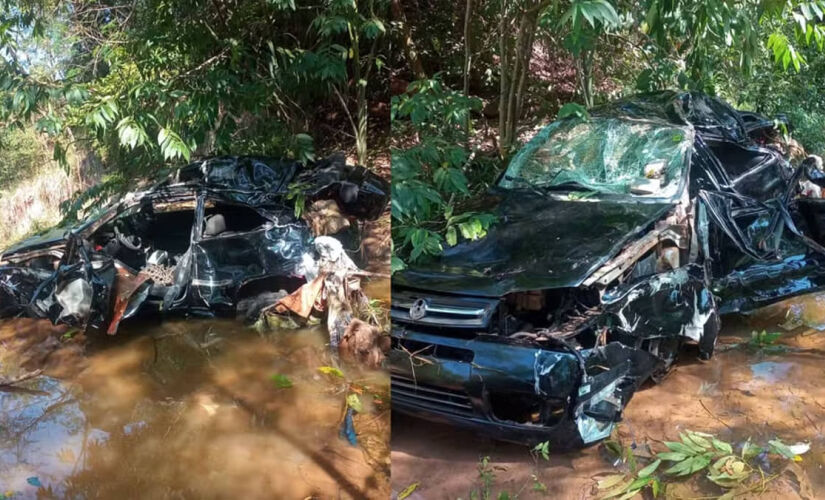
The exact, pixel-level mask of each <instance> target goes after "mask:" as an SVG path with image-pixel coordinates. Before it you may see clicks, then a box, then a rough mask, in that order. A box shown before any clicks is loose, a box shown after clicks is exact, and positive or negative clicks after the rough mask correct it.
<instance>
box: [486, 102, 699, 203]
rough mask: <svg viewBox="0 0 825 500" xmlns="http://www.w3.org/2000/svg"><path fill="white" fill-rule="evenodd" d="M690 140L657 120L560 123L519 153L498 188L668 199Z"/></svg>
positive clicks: (688, 134)
mask: <svg viewBox="0 0 825 500" xmlns="http://www.w3.org/2000/svg"><path fill="white" fill-rule="evenodd" d="M692 141H693V134H692V131H691V130H690V129H688V128H685V127H678V126H671V125H668V124H663V123H658V122H649V121H643V120H633V119H629V118H606V117H594V118H592V119H590V120H589V121H580V120H562V121H559V122H556V123H553V124H551V125H549V126H548V127H546V128H544V129H543V130H542V131H541V132H539V133H538V134H537V135H536V136H535V137H534V138H533V139H532V140H531V141H530V142H528V143H527V145H525V146H524V148H522V150H521V151H519V153H518V154H517V155H516V157H515V158H513V161H512V162H511V163H510V166H509V167H508V168H507V171H506V172H505V174H504V176H503V177H502V179H501V182H500V183H499V185H500V187H502V188H505V189H517V188H539V189H548V190H562V191H585V192H594V193H611V194H629V195H633V196H643V197H672V196H674V195H675V194H676V192H677V191H678V189H679V183H680V180H681V177H682V172H683V171H684V169H685V168H686V165H687V154H688V151H689V150H690V147H691V144H692Z"/></svg>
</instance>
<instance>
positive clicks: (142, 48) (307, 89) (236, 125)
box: [0, 0, 386, 213]
mask: <svg viewBox="0 0 825 500" xmlns="http://www.w3.org/2000/svg"><path fill="white" fill-rule="evenodd" d="M3 5H4V13H5V14H4V17H3V22H2V23H0V53H2V54H3V56H4V57H2V58H0V124H3V125H5V126H8V125H20V126H25V125H26V124H33V125H34V126H35V127H36V128H37V130H38V131H39V132H40V133H41V134H43V135H44V136H45V137H46V140H47V141H48V142H49V143H50V145H51V146H52V149H53V157H54V158H55V160H57V161H60V162H61V163H62V164H64V165H65V166H66V167H67V168H69V165H68V162H67V151H68V150H69V149H71V148H75V149H77V148H79V149H82V150H83V151H85V152H86V153H88V154H91V155H94V156H98V157H100V158H101V159H102V160H103V163H104V164H105V165H107V168H108V170H109V171H108V174H109V175H110V176H111V178H110V179H109V181H107V183H106V187H105V188H101V189H97V190H95V192H93V193H87V194H83V195H79V196H78V197H77V198H76V199H75V200H72V202H70V203H69V204H67V205H66V208H67V210H69V212H70V213H73V212H75V211H76V210H77V209H82V208H86V207H89V206H94V205H97V204H99V202H100V201H102V200H104V199H105V197H106V196H111V195H113V194H115V193H117V192H120V191H121V190H122V189H123V188H124V187H125V186H127V185H129V184H130V183H131V182H132V181H133V179H135V178H136V177H145V176H150V177H151V176H153V175H155V174H158V173H159V172H160V171H162V170H163V169H164V168H165V167H168V166H171V165H174V164H179V163H180V162H183V161H190V160H191V159H192V158H194V157H203V156H209V155H216V154H265V155H272V156H281V157H289V158H295V159H297V160H299V161H302V162H307V161H312V160H313V159H314V158H315V150H316V144H315V142H316V141H315V139H314V137H317V136H318V135H319V134H318V133H317V130H316V129H317V127H318V118H317V117H316V116H315V112H314V111H313V112H308V111H307V110H316V109H317V110H318V111H320V110H321V109H322V107H323V106H324V105H325V104H327V107H339V106H341V105H342V104H343V111H344V112H345V114H347V115H349V114H350V113H351V108H354V107H355V106H356V105H354V104H353V102H357V106H360V107H359V108H358V109H357V110H354V114H357V115H358V116H359V120H361V121H363V123H364V127H366V123H367V108H366V104H365V102H366V100H365V95H366V94H365V92H366V88H367V86H369V85H372V86H373V87H376V86H380V84H378V83H376V82H375V81H372V80H370V79H371V78H372V79H374V77H377V76H381V77H383V76H382V75H379V74H378V73H377V72H375V71H366V72H365V71H363V70H364V69H365V68H368V67H369V68H370V69H371V68H372V67H374V66H376V65H381V63H380V62H379V61H380V60H381V51H382V50H383V37H382V34H383V32H384V28H383V21H382V17H383V16H384V14H385V9H386V5H385V4H384V3H382V2H381V1H380V0H364V1H345V0H328V1H326V2H323V3H320V4H312V5H309V4H307V5H296V3H295V2H294V1H292V0H284V1H272V0H250V1H245V2H239V3H225V2H209V1H206V0H182V1H181V0H176V1H172V0H148V1H145V2H127V3H115V2H109V1H107V0H80V1H67V0H31V1H29V0H25V1H24V0H3ZM308 27H311V29H307V28H308ZM45 53H48V54H50V57H48V58H47V57H44V56H43V55H42V54H45ZM359 53H364V54H369V56H364V58H359V57H358V54H359ZM353 77H357V78H355V79H354V81H353ZM351 82H352V83H351ZM356 95H357V98H356ZM342 116H343V115H342ZM365 130H366V129H365V128H364V129H363V130H360V129H359V130H356V131H355V132H356V136H358V139H359V141H360V142H359V145H360V146H361V147H362V148H361V149H362V152H363V151H366V139H365V137H363V135H364V133H365ZM359 134H360V135H359ZM329 135H330V134H321V136H322V137H326V136H329ZM333 135H334V134H333ZM340 139H341V137H340V136H339V137H338V139H337V140H340ZM115 179H117V180H115Z"/></svg>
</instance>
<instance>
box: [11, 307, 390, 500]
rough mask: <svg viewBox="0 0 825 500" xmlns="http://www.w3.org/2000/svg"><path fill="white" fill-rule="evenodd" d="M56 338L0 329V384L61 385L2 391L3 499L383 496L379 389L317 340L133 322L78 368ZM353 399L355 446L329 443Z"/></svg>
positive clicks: (21, 328) (385, 454)
mask: <svg viewBox="0 0 825 500" xmlns="http://www.w3.org/2000/svg"><path fill="white" fill-rule="evenodd" d="M44 332H45V333H44ZM62 334H63V331H62V330H59V329H57V328H53V327H51V326H50V325H48V324H46V325H43V324H42V323H41V322H35V321H30V320H19V319H17V320H12V321H9V322H5V323H4V324H2V325H0V343H2V345H3V347H2V348H0V351H1V352H0V376H7V375H10V374H14V373H18V372H19V371H21V370H23V371H25V369H31V368H32V367H33V366H45V367H46V373H47V374H48V375H54V374H55V373H56V374H59V375H57V377H59V378H56V376H41V377H38V378H35V379H32V380H30V381H27V382H24V383H22V384H21V386H22V387H24V388H26V389H29V390H33V391H40V392H36V393H35V392H31V391H28V392H0V488H2V491H9V490H11V491H14V492H15V498H33V497H35V496H36V495H38V494H39V495H41V496H50V495H54V496H55V497H76V498H92V497H106V498H109V497H117V496H120V497H121V498H133V497H142V498H168V497H176V498H177V497H185V498H188V497H210V498H215V497H218V498H223V497H232V498H235V497H237V498H262V497H266V498H306V497H308V496H313V495H315V496H320V497H333V496H334V497H339V496H342V497H344V498H347V497H351V498H363V497H368V498H387V497H388V496H389V448H388V442H389V395H388V393H389V380H388V377H387V376H386V375H385V374H384V373H382V372H376V371H366V370H363V369H360V368H359V367H356V366H340V365H337V361H336V360H335V359H333V357H332V356H331V355H330V353H329V350H328V348H327V347H326V345H325V340H326V333H325V332H324V331H323V330H321V329H309V330H298V331H281V332H276V333H267V334H259V333H257V332H255V331H254V330H251V329H249V328H246V327H244V326H243V325H241V324H240V323H237V322H234V321H230V320H171V321H166V322H164V323H163V324H161V325H157V324H151V325H149V324H142V323H132V324H124V325H123V326H122V328H121V332H120V333H119V335H118V336H117V337H115V338H113V339H100V338H95V339H93V340H87V341H86V342H87V343H86V354H85V355H82V354H81V353H82V350H81V349H80V346H82V345H83V339H82V337H81V338H68V337H67V336H63V337H61V335H62ZM55 339H61V340H55ZM55 342H57V345H55ZM43 343H48V344H49V345H50V350H49V352H50V354H47V355H43V354H42V353H40V351H38V346H41V344H43ZM43 351H44V352H45V351H46V350H45V349H43ZM21 364H22V365H24V366H25V368H21V367H20V366H19V365H21ZM321 366H340V368H341V370H342V371H343V373H344V374H345V376H346V379H342V378H340V377H337V376H335V375H334V374H333V375H328V374H323V373H321V372H320V371H319V370H318V368H319V367H321ZM276 375H277V376H280V377H275V376H276ZM284 377H286V378H287V379H288V380H289V381H290V382H291V383H292V387H289V388H281V387H279V384H277V383H275V382H274V380H283V378H284ZM351 393H356V394H359V398H360V400H361V402H362V405H363V412H362V413H358V414H356V416H355V429H356V431H357V433H358V441H359V445H358V446H350V445H349V444H348V443H347V442H346V441H344V440H342V439H341V438H340V437H339V436H338V433H339V426H340V422H341V420H342V417H343V414H344V411H345V409H346V406H345V399H346V396H347V394H351ZM38 490H39V491H38ZM2 491H0V493H2Z"/></svg>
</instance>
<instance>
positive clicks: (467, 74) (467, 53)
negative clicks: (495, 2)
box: [463, 0, 473, 140]
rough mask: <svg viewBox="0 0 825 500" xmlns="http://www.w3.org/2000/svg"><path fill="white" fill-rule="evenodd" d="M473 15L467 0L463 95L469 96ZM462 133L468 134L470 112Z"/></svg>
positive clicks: (465, 10)
mask: <svg viewBox="0 0 825 500" xmlns="http://www.w3.org/2000/svg"><path fill="white" fill-rule="evenodd" d="M472 16H473V0H467V5H466V8H465V9H464V89H463V90H464V95H465V96H466V97H470V67H471V65H472V59H473V52H472V47H470V19H471V18H472ZM464 133H465V134H467V138H468V140H469V136H470V113H469V112H468V113H467V117H466V118H465V120H464Z"/></svg>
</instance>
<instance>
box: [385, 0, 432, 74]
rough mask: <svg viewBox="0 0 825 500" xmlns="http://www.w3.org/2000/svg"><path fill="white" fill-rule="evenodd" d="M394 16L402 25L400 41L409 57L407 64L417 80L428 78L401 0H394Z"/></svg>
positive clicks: (406, 55) (405, 55) (407, 57)
mask: <svg viewBox="0 0 825 500" xmlns="http://www.w3.org/2000/svg"><path fill="white" fill-rule="evenodd" d="M391 7H392V17H393V19H395V21H396V22H397V23H398V24H399V25H400V28H401V30H400V35H401V36H400V37H399V38H400V39H401V40H400V43H401V47H403V49H404V57H405V58H406V59H407V64H409V66H410V71H411V72H412V74H413V77H414V78H415V79H416V80H423V79H425V78H427V72H426V71H424V64H422V62H421V58H420V57H418V51H417V50H416V49H415V41H413V37H412V30H411V29H410V25H409V24H407V18H406V16H405V15H404V8H403V7H401V0H392V4H391Z"/></svg>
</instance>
